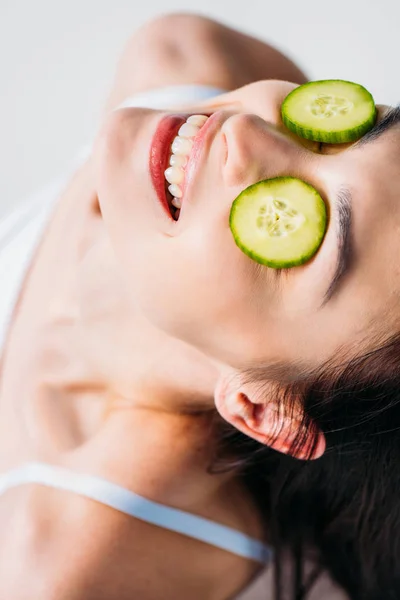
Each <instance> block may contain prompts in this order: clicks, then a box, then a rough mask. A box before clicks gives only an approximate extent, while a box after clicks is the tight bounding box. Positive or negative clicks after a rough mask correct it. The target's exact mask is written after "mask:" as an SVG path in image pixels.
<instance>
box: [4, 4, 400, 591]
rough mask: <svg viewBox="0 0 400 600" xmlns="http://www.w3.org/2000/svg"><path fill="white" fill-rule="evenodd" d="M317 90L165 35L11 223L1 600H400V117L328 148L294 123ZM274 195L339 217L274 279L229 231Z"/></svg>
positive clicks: (216, 36)
mask: <svg viewBox="0 0 400 600" xmlns="http://www.w3.org/2000/svg"><path fill="white" fill-rule="evenodd" d="M178 32H179V33H181V32H182V35H180V34H179V35H177V33H178ZM144 57H145V58H144ZM211 65H212V66H211ZM305 81H306V78H305V76H304V75H303V74H302V73H301V71H300V70H299V69H298V68H297V67H296V66H295V65H294V64H293V63H292V62H291V61H290V60H288V59H287V58H286V57H285V56H283V55H282V54H280V53H279V52H278V51H276V50H275V49H273V48H271V46H268V45H267V44H265V43H263V42H261V41H259V40H256V39H254V38H251V37H249V36H246V35H244V34H242V33H240V32H236V31H234V30H232V29H229V28H227V27H226V26H223V25H222V24H219V23H216V22H215V21H211V20H210V19H206V18H204V17H198V16H196V15H185V14H178V15H166V16H164V17H160V18H158V19H156V20H155V21H153V22H151V23H149V24H147V25H146V26H144V27H143V28H142V29H140V30H139V31H138V32H137V34H135V35H134V36H133V37H132V39H131V40H130V41H129V42H128V44H127V47H126V49H125V51H124V53H123V56H122V58H121V61H120V63H119V64H118V67H117V75H116V79H115V82H114V86H113V89H112V92H111V94H110V97H109V99H108V102H107V107H106V110H105V114H104V119H103V122H102V124H101V127H100V128H99V131H98V133H97V136H96V139H95V140H94V143H93V145H92V146H91V147H90V148H89V149H88V150H89V151H88V152H87V153H86V154H85V156H84V157H83V159H82V160H80V162H79V164H78V165H77V168H76V165H75V168H74V171H73V173H69V174H68V177H67V178H66V181H63V182H60V183H58V184H57V185H56V186H54V185H53V186H50V187H49V188H48V189H47V190H46V191H45V192H43V193H42V194H39V195H38V196H37V198H36V202H35V203H32V204H31V205H29V206H27V207H26V208H25V209H23V210H22V211H21V212H19V213H14V214H13V215H11V216H10V217H9V218H8V219H7V220H6V221H5V222H4V223H3V224H2V225H3V226H2V229H1V235H2V237H1V240H0V241H1V244H0V269H1V270H0V274H1V277H2V302H3V304H2V305H0V318H1V319H2V320H1V321H0V325H1V323H2V324H3V326H2V328H0V335H1V337H2V372H1V402H0V473H1V475H0V528H1V531H2V544H1V546H0V597H1V598H17V597H18V598H21V599H22V598H29V599H30V600H36V599H39V598H40V599H43V598H57V600H64V599H65V600H67V599H68V600H71V599H72V598H73V599H74V600H83V599H84V600H110V599H111V598H118V600H128V598H129V599H131V598H140V599H141V600H159V598H160V597H162V598H165V599H166V600H172V599H174V600H181V599H182V600H183V599H185V600H186V599H187V598H190V600H205V599H207V600H226V599H227V598H229V599H232V600H233V599H235V600H264V599H266V598H271V597H272V595H273V597H274V598H276V600H283V599H284V598H285V599H286V598H290V599H291V600H292V599H293V600H302V599H304V598H307V600H320V599H321V598H323V599H324V600H333V599H335V600H338V599H343V598H350V599H354V600H381V599H382V598H383V597H384V598H385V599H386V598H388V599H389V598H397V597H399V595H400V582H399V578H398V565H399V563H400V555H399V549H398V543H397V539H398V536H399V535H400V509H399V506H400V504H399V502H398V498H399V495H400V489H399V487H400V486H399V483H398V482H399V477H398V465H399V463H400V446H399V444H398V435H397V432H398V429H399V428H400V402H399V401H400V395H399V392H398V390H399V389H400V360H399V356H400V341H399V331H400V324H399V321H400V319H399V317H400V310H399V293H400V279H399V274H400V271H399V268H398V265H397V261H396V258H395V257H397V256H398V255H399V250H400V248H399V246H400V241H399V240H400V236H399V220H400V204H399V194H400V172H399V165H398V160H397V157H398V146H399V142H400V131H399V126H398V109H390V108H389V107H383V106H381V107H378V120H377V124H376V126H375V128H374V129H373V130H371V131H370V132H369V133H367V134H365V137H364V138H362V140H360V141H358V142H356V143H350V144H342V145H340V146H339V145H336V146H334V145H330V146H327V145H325V146H322V147H321V146H320V145H319V144H318V143H317V142H314V141H308V140H303V139H301V138H299V137H298V136H297V135H296V134H295V133H294V132H292V131H289V130H288V129H287V128H286V126H285V125H284V123H283V122H282V118H281V107H282V103H283V102H284V100H285V98H287V96H288V94H290V92H292V91H293V90H295V89H297V87H298V84H302V83H304V82H305ZM159 86H162V87H159ZM176 137H178V138H181V140H183V141H181V140H179V139H178V140H177V139H176ZM174 157H175V158H174ZM168 161H169V165H170V166H168ZM171 161H172V162H171ZM179 170H181V171H182V173H183V175H182V173H181V172H180V171H179ZM165 178H167V179H165ZM276 178H292V179H294V178H295V179H296V180H297V181H299V180H300V182H301V183H302V185H303V186H304V185H306V186H308V188H310V189H311V188H313V189H314V190H315V191H316V193H318V197H319V198H320V199H321V201H322V202H323V203H324V206H325V207H326V212H327V216H328V220H327V229H326V233H325V236H324V239H323V243H322V244H321V246H320V247H319V248H318V251H317V252H316V253H315V255H313V256H312V257H311V258H310V260H309V261H307V262H306V263H304V264H302V265H300V266H296V267H293V268H291V269H286V270H281V271H280V270H277V269H272V268H270V267H269V266H267V265H264V264H259V263H258V262H256V261H254V260H252V258H251V257H250V256H248V255H246V254H245V253H244V252H242V251H241V249H240V248H239V247H238V246H237V245H236V244H235V240H234V238H233V235H232V230H231V228H230V223H229V215H230V212H231V209H232V205H233V203H234V201H235V199H236V198H237V197H238V196H239V195H240V194H241V193H242V192H243V190H245V189H247V188H248V187H249V186H251V185H252V184H254V183H257V182H259V181H261V180H267V181H271V180H273V179H276ZM299 185H300V184H299ZM172 186H176V187H172ZM171 187H172V189H171ZM166 188H167V190H166ZM168 193H171V196H170V197H169V196H168V195H167V194H168ZM377 199H378V200H379V201H377ZM168 200H170V203H169V202H168ZM177 205H178V206H177ZM172 206H174V207H175V208H177V209H178V210H179V211H180V212H179V214H175V215H172V213H171V212H170V211H171V210H172ZM173 216H175V217H176V219H175V218H173ZM10 265H12V268H10ZM50 283H51V284H50ZM339 284H340V285H339ZM327 290H328V292H327ZM328 299H329V301H328ZM273 581H275V583H274V584H273V583H272V582H273Z"/></svg>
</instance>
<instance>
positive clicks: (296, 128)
mask: <svg viewBox="0 0 400 600" xmlns="http://www.w3.org/2000/svg"><path fill="white" fill-rule="evenodd" d="M332 84H333V85H335V84H339V85H342V84H345V85H350V86H351V87H352V88H353V90H354V91H355V90H356V89H357V90H358V91H359V92H360V98H361V97H362V98H363V101H364V102H365V103H366V104H369V106H370V109H371V110H370V114H369V116H368V118H367V119H365V120H362V121H361V122H360V123H359V124H357V125H356V126H354V127H348V128H346V127H345V128H344V129H343V125H342V126H341V127H342V128H341V129H335V128H332V129H330V130H325V129H318V127H317V126H316V127H310V126H306V124H305V123H299V121H298V120H294V119H293V118H292V117H291V116H290V114H291V112H292V111H291V109H290V105H291V103H292V102H293V99H296V97H297V96H298V95H299V94H303V93H304V90H305V89H306V88H307V87H310V86H313V87H315V86H316V85H321V86H322V85H332ZM281 117H282V121H283V123H284V125H285V126H286V127H287V128H288V129H289V130H290V131H292V132H293V133H295V134H296V135H297V136H298V137H302V138H305V139H308V140H312V141H314V142H325V143H329V144H342V143H347V142H355V141H357V140H358V139H360V138H361V137H362V136H363V135H365V134H366V133H367V131H369V130H370V129H371V128H372V127H373V126H374V124H375V122H376V117H377V109H376V105H375V101H374V98H373V96H372V94H371V93H370V92H369V91H368V90H367V89H366V88H365V87H363V86H362V85H360V84H358V83H354V82H352V81H345V80H342V79H326V80H320V81H310V82H308V83H304V84H303V85H301V86H299V87H297V88H295V89H294V90H292V92H290V93H289V94H288V95H287V96H286V98H285V100H284V101H283V103H282V106H281ZM311 118H312V117H311ZM326 124H327V125H329V123H326Z"/></svg>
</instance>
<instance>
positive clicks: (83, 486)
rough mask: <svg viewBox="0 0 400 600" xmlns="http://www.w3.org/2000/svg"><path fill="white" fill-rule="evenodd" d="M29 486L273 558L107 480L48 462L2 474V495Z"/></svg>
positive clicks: (259, 546) (226, 530) (225, 530)
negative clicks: (75, 496)
mask: <svg viewBox="0 0 400 600" xmlns="http://www.w3.org/2000/svg"><path fill="white" fill-rule="evenodd" d="M27 483H39V484H42V485H46V486H49V487H53V488H58V489H61V490H66V491H69V492H74V493H76V494H79V495H81V496H85V497H86V498H90V499H92V500H96V501H97V502H100V503H101V504H105V505H106V506H110V507H111V508H114V509H115V510H118V511H120V512H123V513H125V514H127V515H130V516H132V517H136V518H137V519H141V520H142V521H146V522H147V523H152V524H153V525H158V526H159V527H163V528H165V529H170V530H171V531H175V532H177V533H181V534H183V535H186V536H189V537H191V538H194V539H196V540H200V541H202V542H205V543H207V544H211V545H212V546H216V547H217V548H221V549H223V550H227V551H228V552H232V553H233V554H237V555H239V556H242V557H244V558H249V559H252V560H255V561H258V562H261V563H263V564H265V563H266V562H268V560H269V559H270V558H271V555H272V552H271V549H270V548H269V547H268V546H266V545H265V544H263V543H262V542H260V541H258V540H256V539H254V538H251V537H249V536H247V535H245V534H244V533H241V532H240V531H237V530H235V529H232V528H231V527H227V526H225V525H220V524H219V523H215V522H214V521H210V520H209V519H205V518H203V517H199V516H197V515H192V514H190V513H187V512H185V511H182V510H179V509H176V508H170V507H169V506H164V505H163V504H159V503H158V502H152V501H151V500H147V499H146V498H143V496H139V495H138V494H135V493H134V492H131V491H129V490H126V489H125V488H123V487H121V486H119V485H117V484H115V483H112V482H110V481H107V480H106V479H102V478H100V477H94V476H92V475H84V474H82V473H75V472H74V471H69V470H67V469H64V468H62V467H56V466H53V465H47V464H44V463H27V464H25V465H22V466H21V467H18V468H16V469H13V470H11V471H8V472H7V473H4V474H3V475H0V495H1V494H2V493H4V492H5V491H7V490H9V489H10V488H13V487H15V486H18V485H21V484H27Z"/></svg>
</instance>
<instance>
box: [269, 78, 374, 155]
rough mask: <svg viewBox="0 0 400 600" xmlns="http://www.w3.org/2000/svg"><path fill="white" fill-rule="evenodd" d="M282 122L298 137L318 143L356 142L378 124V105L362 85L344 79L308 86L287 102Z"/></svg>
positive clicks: (299, 90)
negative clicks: (376, 122)
mask: <svg viewBox="0 0 400 600" xmlns="http://www.w3.org/2000/svg"><path fill="white" fill-rule="evenodd" d="M281 114H282V120H283V122H284V124H285V125H286V127H287V128H288V129H290V131H293V132H294V133H295V134H296V135H298V136H299V137H302V138H306V139H307V140H313V141H315V142H326V143H328V144H342V143H345V142H354V141H356V140H358V139H359V138H361V137H362V136H363V135H364V134H365V133H367V131H369V130H370V129H371V128H372V127H373V126H374V124H375V121H376V115H377V111H376V106H375V102H374V99H373V97H372V95H371V94H370V92H369V91H368V90H366V89H365V88H364V87H363V86H362V85H359V84H357V83H353V82H351V81H342V80H341V79H326V80H322V81H311V82H310V83H304V84H303V85H300V86H299V87H297V88H296V89H294V90H293V91H292V92H290V94H288V95H287V96H286V98H285V100H284V101H283V104H282V107H281Z"/></svg>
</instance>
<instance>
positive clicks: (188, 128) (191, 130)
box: [178, 123, 200, 138]
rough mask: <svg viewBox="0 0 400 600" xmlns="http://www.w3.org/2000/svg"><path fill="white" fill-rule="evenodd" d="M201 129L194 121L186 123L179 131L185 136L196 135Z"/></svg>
mask: <svg viewBox="0 0 400 600" xmlns="http://www.w3.org/2000/svg"><path fill="white" fill-rule="evenodd" d="M199 131H200V127H197V125H193V123H184V124H183V125H182V126H181V128H180V129H179V131H178V135H180V136H181V137H184V138H191V137H195V136H196V135H197V134H198V133H199Z"/></svg>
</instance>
